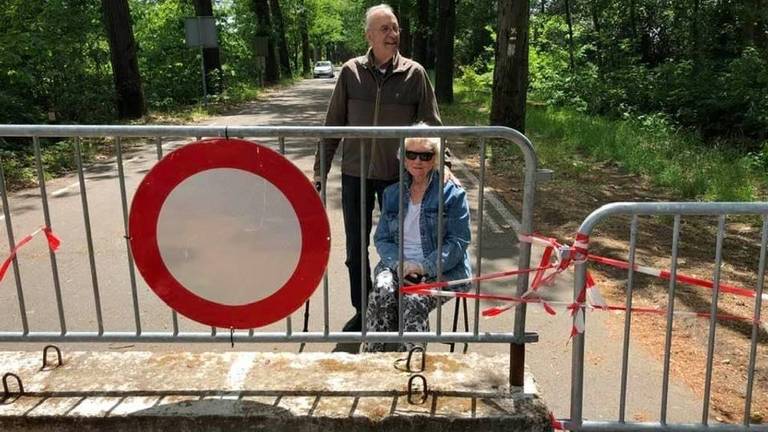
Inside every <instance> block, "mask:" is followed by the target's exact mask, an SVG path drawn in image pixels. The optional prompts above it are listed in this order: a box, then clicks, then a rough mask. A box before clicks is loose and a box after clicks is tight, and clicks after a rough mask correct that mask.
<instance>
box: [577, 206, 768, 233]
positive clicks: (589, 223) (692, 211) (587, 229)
mask: <svg viewBox="0 0 768 432" xmlns="http://www.w3.org/2000/svg"><path fill="white" fill-rule="evenodd" d="M691 204H692V203H690V202H662V203H633V202H618V203H611V204H606V205H604V206H602V207H600V208H599V209H597V210H595V211H593V212H592V213H590V215H589V216H587V217H586V219H584V221H583V222H582V223H581V226H580V227H579V232H581V233H584V234H587V235H589V234H590V233H591V232H592V229H593V228H594V226H595V225H596V224H597V223H598V222H599V221H600V220H602V219H605V218H606V217H608V216H610V215H660V214H679V215H682V216H719V215H726V214H728V215H748V214H768V202H706V203H704V202H702V203H696V205H691Z"/></svg>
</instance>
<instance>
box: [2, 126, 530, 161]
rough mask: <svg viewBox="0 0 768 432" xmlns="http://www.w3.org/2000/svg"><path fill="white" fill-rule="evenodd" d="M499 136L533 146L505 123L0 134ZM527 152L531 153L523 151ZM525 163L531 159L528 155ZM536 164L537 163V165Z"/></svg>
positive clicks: (17, 130) (20, 129) (30, 129)
mask: <svg viewBox="0 0 768 432" xmlns="http://www.w3.org/2000/svg"><path fill="white" fill-rule="evenodd" d="M436 134H437V135H439V136H443V137H447V138H477V137H482V138H499V139H506V140H509V141H513V142H515V144H517V145H518V146H519V147H521V148H527V149H528V150H529V151H530V155H529V156H532V157H534V158H535V153H534V150H533V146H532V145H531V143H530V141H529V140H528V138H527V137H526V136H525V135H523V134H522V133H520V132H518V131H516V130H514V129H511V128H508V127H504V126H432V127H429V128H424V127H416V126H394V127H392V126H331V127H328V126H234V127H233V126H160V125H144V126H139V125H136V126H115V125H0V136H5V137H24V136H33V135H37V136H39V137H75V136H80V137H103V136H117V135H120V136H123V137H141V138H145V137H156V136H163V137H182V138H184V137H192V136H194V137H201V136H205V137H225V136H226V135H228V136H230V137H233V136H243V137H245V136H251V137H253V136H278V135H283V136H285V137H288V138H400V137H403V136H408V137H420V138H429V137H434V136H436ZM524 153H528V152H527V151H525V150H524ZM526 162H529V161H528V159H527V157H526ZM534 166H535V164H534Z"/></svg>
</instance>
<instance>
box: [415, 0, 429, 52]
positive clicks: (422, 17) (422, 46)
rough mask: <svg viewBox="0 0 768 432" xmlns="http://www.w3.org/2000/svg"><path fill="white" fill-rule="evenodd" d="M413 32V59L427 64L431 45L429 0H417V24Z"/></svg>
mask: <svg viewBox="0 0 768 432" xmlns="http://www.w3.org/2000/svg"><path fill="white" fill-rule="evenodd" d="M415 27H416V28H415V30H414V32H413V59H414V60H416V61H417V62H419V63H421V64H423V65H424V66H427V46H428V45H429V38H430V31H429V29H430V26H429V0H416V26H415Z"/></svg>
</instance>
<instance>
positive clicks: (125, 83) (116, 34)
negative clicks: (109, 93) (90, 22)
mask: <svg viewBox="0 0 768 432" xmlns="http://www.w3.org/2000/svg"><path fill="white" fill-rule="evenodd" d="M101 6H102V9H103V13H104V16H103V18H104V27H105V29H106V32H107V39H108V40H109V52H110V56H111V62H112V75H113V77H114V81H115V91H116V93H117V101H116V102H117V115H118V118H121V119H135V118H139V117H141V116H142V115H144V113H145V112H146V108H145V106H144V91H143V90H142V88H141V74H139V62H138V59H137V57H136V41H135V39H134V37H133V28H132V23H131V11H130V9H129V7H128V0H102V1H101Z"/></svg>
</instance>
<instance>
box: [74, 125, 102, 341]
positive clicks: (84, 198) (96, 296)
mask: <svg viewBox="0 0 768 432" xmlns="http://www.w3.org/2000/svg"><path fill="white" fill-rule="evenodd" d="M80 139H81V138H80V137H75V164H76V166H77V178H78V180H79V184H80V201H81V204H82V207H83V223H84V226H85V239H86V243H87V245H88V261H89V263H90V267H91V283H92V285H93V302H94V306H95V308H96V321H97V325H98V329H99V333H104V320H103V317H102V312H101V294H100V293H99V278H98V276H97V274H96V258H95V255H94V249H93V234H92V232H91V217H90V212H89V211H88V194H87V191H86V189H85V173H84V172H83V157H82V150H81V148H80Z"/></svg>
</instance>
